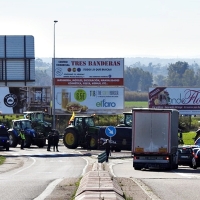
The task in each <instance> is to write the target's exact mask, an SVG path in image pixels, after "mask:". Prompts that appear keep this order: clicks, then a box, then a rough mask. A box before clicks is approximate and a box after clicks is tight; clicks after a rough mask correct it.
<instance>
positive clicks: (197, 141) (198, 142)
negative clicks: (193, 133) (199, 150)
mask: <svg viewBox="0 0 200 200" xmlns="http://www.w3.org/2000/svg"><path fill="white" fill-rule="evenodd" d="M194 144H195V145H198V146H200V137H199V138H197V139H196V141H195V142H194Z"/></svg>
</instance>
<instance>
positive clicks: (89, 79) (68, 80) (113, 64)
mask: <svg viewBox="0 0 200 200" xmlns="http://www.w3.org/2000/svg"><path fill="white" fill-rule="evenodd" d="M52 63H54V58H53V62H52ZM55 85H56V86H59V85H60V86H62V85H68V86H74V87H76V86H78V87H91V86H108V87H109V86H123V85H124V59H123V58H55Z"/></svg>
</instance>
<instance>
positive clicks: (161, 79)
mask: <svg viewBox="0 0 200 200" xmlns="http://www.w3.org/2000/svg"><path fill="white" fill-rule="evenodd" d="M154 83H155V84H156V85H157V86H166V85H167V77H165V76H163V75H161V74H159V75H157V76H154Z"/></svg>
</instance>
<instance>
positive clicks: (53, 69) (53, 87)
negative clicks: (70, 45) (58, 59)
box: [52, 20, 58, 129]
mask: <svg viewBox="0 0 200 200" xmlns="http://www.w3.org/2000/svg"><path fill="white" fill-rule="evenodd" d="M57 22H58V21H57V20H54V35H53V36H54V48H53V65H52V112H53V126H52V128H53V129H55V128H56V120H55V49H56V48H55V46H56V45H55V25H56V23H57Z"/></svg>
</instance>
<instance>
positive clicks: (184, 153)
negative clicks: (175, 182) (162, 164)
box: [178, 146, 196, 167]
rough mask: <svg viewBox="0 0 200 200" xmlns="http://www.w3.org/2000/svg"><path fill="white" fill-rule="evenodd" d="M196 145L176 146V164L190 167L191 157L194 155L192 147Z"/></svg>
mask: <svg viewBox="0 0 200 200" xmlns="http://www.w3.org/2000/svg"><path fill="white" fill-rule="evenodd" d="M194 148H196V146H181V147H178V165H183V166H190V167H192V158H193V156H194V154H193V149H194Z"/></svg>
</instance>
